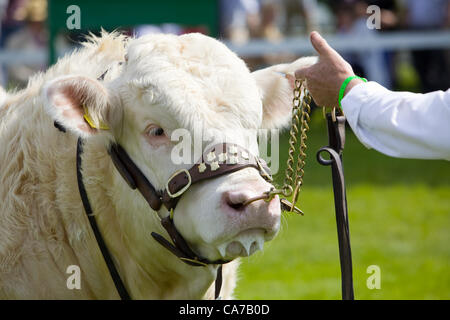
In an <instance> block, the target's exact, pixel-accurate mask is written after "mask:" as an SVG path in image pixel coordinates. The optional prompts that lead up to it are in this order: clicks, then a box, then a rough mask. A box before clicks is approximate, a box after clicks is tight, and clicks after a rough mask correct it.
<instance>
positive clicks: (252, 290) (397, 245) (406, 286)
mask: <svg viewBox="0 0 450 320" xmlns="http://www.w3.org/2000/svg"><path fill="white" fill-rule="evenodd" d="M326 141H327V137H326V128H325V120H323V118H322V117H321V112H315V114H314V115H313V117H312V124H311V130H310V133H309V138H308V160H307V161H308V162H307V166H306V168H305V180H304V188H303V190H302V192H301V194H300V199H299V207H300V208H301V209H302V210H303V211H304V212H305V216H303V217H302V216H295V215H288V214H284V216H283V217H282V228H281V231H280V233H279V235H278V236H277V237H276V238H275V239H274V240H272V241H271V242H269V243H266V245H265V249H264V251H263V252H259V253H256V254H255V255H253V256H251V257H250V258H248V259H242V265H241V269H240V272H239V278H240V280H239V282H238V285H237V289H236V297H237V298H238V299H340V298H341V291H340V290H341V289H340V267H339V253H338V244H337V232H336V222H335V216H334V203H333V193H332V187H331V175H330V170H331V169H330V168H329V167H323V166H321V165H319V164H318V163H317V162H316V160H315V153H316V151H317V150H318V149H319V148H320V147H321V146H323V145H325V144H326ZM281 144H282V146H281V150H280V154H281V155H282V157H283V158H282V159H281V161H280V162H281V163H283V164H284V163H285V157H286V153H287V135H284V136H283V137H282V142H281ZM344 165H345V174H346V183H347V198H348V208H349V221H350V237H351V244H352V255H353V276H354V287H355V296H356V299H450V246H449V245H450V164H449V163H448V162H446V161H425V160H410V159H394V158H389V157H387V156H384V155H382V154H380V153H378V152H376V151H373V150H368V149H366V148H365V147H364V146H363V145H362V144H361V143H359V142H358V140H357V139H356V137H355V136H354V135H353V133H352V132H351V130H347V142H346V147H345V151H344ZM283 172H284V167H282V168H281V170H280V174H278V175H277V176H276V178H277V180H278V181H279V182H280V183H281V181H282V178H283V177H282V175H283ZM370 265H378V266H379V267H380V269H381V289H379V290H377V289H373V290H369V289H368V288H367V286H366V280H367V278H368V277H369V274H367V273H366V269H367V267H368V266H370Z"/></svg>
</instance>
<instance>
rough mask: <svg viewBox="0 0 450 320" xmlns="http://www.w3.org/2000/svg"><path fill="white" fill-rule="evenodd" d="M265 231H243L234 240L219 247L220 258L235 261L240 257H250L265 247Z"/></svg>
mask: <svg viewBox="0 0 450 320" xmlns="http://www.w3.org/2000/svg"><path fill="white" fill-rule="evenodd" d="M264 233H265V230H264V229H260V228H255V229H248V230H245V231H241V232H240V233H238V234H237V235H236V236H234V237H233V238H231V239H229V240H228V241H225V242H223V243H221V244H220V245H218V246H217V251H218V253H219V255H220V258H221V259H223V260H233V259H236V258H238V257H248V256H250V255H252V254H253V253H255V252H256V251H258V250H262V249H263V246H264V241H265V240H264Z"/></svg>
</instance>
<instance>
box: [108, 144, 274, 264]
mask: <svg viewBox="0 0 450 320" xmlns="http://www.w3.org/2000/svg"><path fill="white" fill-rule="evenodd" d="M109 154H110V156H111V159H112V161H113V163H114V165H115V167H116V168H117V170H118V171H119V173H120V174H121V175H122V177H123V179H124V180H125V181H126V182H127V183H128V185H129V186H130V188H132V189H137V190H138V191H139V192H140V193H141V195H142V196H143V197H144V199H145V200H146V201H147V203H148V204H149V206H150V207H151V208H152V209H153V210H155V211H159V210H160V209H161V207H162V206H163V205H164V206H165V207H166V208H167V210H169V212H170V213H169V215H168V216H167V217H165V218H162V219H161V225H162V226H163V227H164V229H165V230H166V231H167V233H168V234H169V236H170V238H171V240H172V242H173V244H172V243H170V242H169V241H168V240H166V239H165V238H164V237H163V236H161V235H159V234H158V233H156V232H152V237H153V238H154V239H155V240H156V241H158V243H159V244H161V245H162V246H164V247H165V248H166V249H168V250H169V251H170V252H172V253H173V254H174V255H176V256H177V257H178V258H179V259H181V260H182V261H183V262H185V263H186V264H188V265H191V266H206V265H208V264H224V263H227V262H229V261H225V260H216V261H209V260H208V259H205V258H202V257H199V256H198V255H197V254H195V253H194V252H193V250H192V249H191V248H190V247H189V245H188V244H187V242H186V241H185V240H184V238H183V236H182V235H181V234H180V233H179V232H178V231H177V229H176V227H175V225H174V223H173V214H174V209H175V207H176V205H177V204H178V201H179V200H180V198H181V196H182V195H183V194H184V193H185V192H186V191H187V190H188V189H189V187H190V186H192V185H193V184H195V183H197V182H201V181H204V180H208V179H211V178H216V177H219V176H222V175H224V174H228V173H232V172H235V171H238V170H242V169H244V168H249V167H253V168H255V169H257V170H258V172H259V173H260V175H261V176H262V177H263V178H264V179H266V180H268V181H272V177H271V176H270V173H269V172H270V170H269V168H268V167H267V164H266V162H265V161H264V160H263V159H261V158H259V157H255V156H253V155H252V154H251V153H249V152H248V151H247V150H246V149H244V148H243V147H241V146H239V145H236V144H230V143H221V144H217V145H215V146H213V147H211V148H209V149H208V150H207V151H206V152H204V153H203V155H202V156H201V157H200V159H199V160H198V161H197V162H196V164H194V165H193V166H192V167H191V168H190V169H189V170H188V169H180V170H178V171H176V172H175V173H174V174H173V175H172V176H171V177H170V178H169V180H168V181H167V183H166V187H165V188H164V189H163V190H160V191H156V189H155V187H154V186H153V185H152V184H151V183H150V182H149V181H148V180H147V178H146V177H145V175H144V174H143V173H142V171H141V170H140V169H139V168H138V167H137V165H136V164H135V163H134V162H133V161H132V160H131V158H130V157H129V155H128V154H127V153H126V151H125V150H124V149H123V148H122V147H121V146H120V145H119V144H113V145H111V147H110V149H109Z"/></svg>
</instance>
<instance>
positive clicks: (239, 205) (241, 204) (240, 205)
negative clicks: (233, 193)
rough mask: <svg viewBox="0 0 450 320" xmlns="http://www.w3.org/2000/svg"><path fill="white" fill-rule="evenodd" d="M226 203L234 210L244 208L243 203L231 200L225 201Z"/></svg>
mask: <svg viewBox="0 0 450 320" xmlns="http://www.w3.org/2000/svg"><path fill="white" fill-rule="evenodd" d="M227 205H228V206H229V207H231V208H233V209H234V210H236V211H241V210H244V203H243V202H241V203H232V202H231V201H227Z"/></svg>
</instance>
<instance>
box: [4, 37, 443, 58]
mask: <svg viewBox="0 0 450 320" xmlns="http://www.w3.org/2000/svg"><path fill="white" fill-rule="evenodd" d="M324 37H325V38H326V39H327V41H328V42H329V43H330V45H331V46H332V47H333V48H335V49H336V50H337V51H339V52H364V51H371V50H392V51H396V50H415V49H450V31H433V32H405V31H403V32H388V33H374V34H373V35H371V36H362V37H354V36H353V37H350V36H343V35H324ZM224 43H225V44H226V45H227V46H228V47H229V48H230V49H231V50H233V51H234V52H236V53H237V54H238V55H240V56H242V57H254V56H262V55H266V54H277V53H292V54H296V55H305V54H311V53H313V52H314V51H313V48H312V46H311V44H310V42H309V38H308V37H306V36H304V37H288V38H285V39H284V40H282V41H280V42H276V43H274V42H269V41H267V40H257V39H255V40H250V41H249V42H247V43H245V44H242V45H239V44H234V43H231V42H227V41H224ZM47 61H48V52H47V50H35V51H23V50H0V64H4V65H17V64H31V65H45V64H46V63H47Z"/></svg>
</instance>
